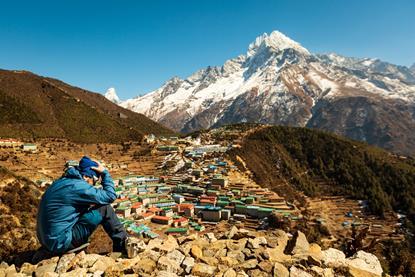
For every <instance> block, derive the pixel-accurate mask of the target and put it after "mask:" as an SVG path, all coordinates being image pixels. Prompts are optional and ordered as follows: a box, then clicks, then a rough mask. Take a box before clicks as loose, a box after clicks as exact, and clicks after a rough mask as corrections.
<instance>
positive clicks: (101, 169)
mask: <svg viewBox="0 0 415 277" xmlns="http://www.w3.org/2000/svg"><path fill="white" fill-rule="evenodd" d="M94 162H96V163H97V164H98V166H97V167H96V166H92V167H91V169H92V170H95V171H96V172H98V173H99V174H101V173H102V172H104V170H105V169H106V168H105V167H104V166H103V165H102V164H101V163H100V162H98V161H94Z"/></svg>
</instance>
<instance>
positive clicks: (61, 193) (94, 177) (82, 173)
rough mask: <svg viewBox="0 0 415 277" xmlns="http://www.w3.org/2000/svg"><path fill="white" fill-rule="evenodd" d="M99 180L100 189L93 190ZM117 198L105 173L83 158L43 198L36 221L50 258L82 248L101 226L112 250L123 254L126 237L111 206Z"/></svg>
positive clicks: (99, 166) (39, 236) (98, 165)
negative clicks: (109, 240) (50, 254)
mask: <svg viewBox="0 0 415 277" xmlns="http://www.w3.org/2000/svg"><path fill="white" fill-rule="evenodd" d="M99 179H101V184H102V189H98V188H95V187H94V184H95V183H96V182H97V181H98V180H99ZM116 198H117V195H116V193H115V189H114V182H113V180H112V178H111V176H110V174H109V172H108V170H107V169H106V168H105V167H103V166H102V165H101V164H100V163H98V162H95V161H93V160H91V159H90V158H88V157H86V156H85V157H83V158H82V159H81V160H80V162H79V166H77V167H70V168H68V169H67V170H66V172H65V174H64V175H63V176H62V177H61V178H60V179H58V180H56V181H55V182H53V184H52V185H51V186H50V187H49V188H48V189H47V190H46V192H45V193H44V194H43V197H42V200H41V202H40V205H39V211H38V217H37V236H38V238H39V241H40V243H41V244H42V246H43V247H44V248H46V249H47V250H48V251H49V252H51V253H52V254H62V253H65V252H66V251H69V250H71V249H74V248H77V247H79V246H81V245H83V244H85V243H86V242H87V241H88V238H89V236H90V235H91V234H92V233H93V231H94V230H95V229H96V228H97V227H98V225H99V224H102V226H103V227H104V230H105V231H106V232H107V234H108V235H109V236H110V237H111V239H112V241H113V250H114V251H117V252H125V240H126V237H127V233H126V232H125V229H124V226H123V225H122V224H121V223H120V221H119V220H118V218H117V216H116V214H115V212H114V209H113V208H112V207H111V205H110V204H111V203H112V202H114V200H115V199H116Z"/></svg>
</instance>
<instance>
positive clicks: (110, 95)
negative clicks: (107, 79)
mask: <svg viewBox="0 0 415 277" xmlns="http://www.w3.org/2000/svg"><path fill="white" fill-rule="evenodd" d="M104 96H105V98H107V99H108V100H110V101H111V102H113V103H115V104H118V103H120V98H119V97H118V95H117V92H116V91H115V88H109V89H107V92H106V93H105V95H104Z"/></svg>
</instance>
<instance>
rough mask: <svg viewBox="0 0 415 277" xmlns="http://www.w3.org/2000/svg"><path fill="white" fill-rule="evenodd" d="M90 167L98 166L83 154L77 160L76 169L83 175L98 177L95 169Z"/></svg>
mask: <svg viewBox="0 0 415 277" xmlns="http://www.w3.org/2000/svg"><path fill="white" fill-rule="evenodd" d="M91 167H98V164H97V163H96V162H94V161H93V160H91V159H90V158H89V157H87V156H83V157H82V159H81V160H80V161H79V166H78V171H79V172H80V173H81V175H83V176H87V177H90V178H93V176H95V177H97V178H98V177H99V175H98V173H97V172H96V171H95V170H93V169H91Z"/></svg>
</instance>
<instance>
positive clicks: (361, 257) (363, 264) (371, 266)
mask: <svg viewBox="0 0 415 277" xmlns="http://www.w3.org/2000/svg"><path fill="white" fill-rule="evenodd" d="M346 263H347V265H348V266H349V267H350V268H357V269H359V270H363V271H367V272H370V273H372V274H375V275H378V276H381V275H382V273H383V270H382V266H381V265H380V262H379V260H378V258H377V257H376V256H375V255H373V254H370V253H367V252H365V251H359V252H357V253H356V254H355V255H354V256H353V257H351V258H349V259H347V260H346Z"/></svg>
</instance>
